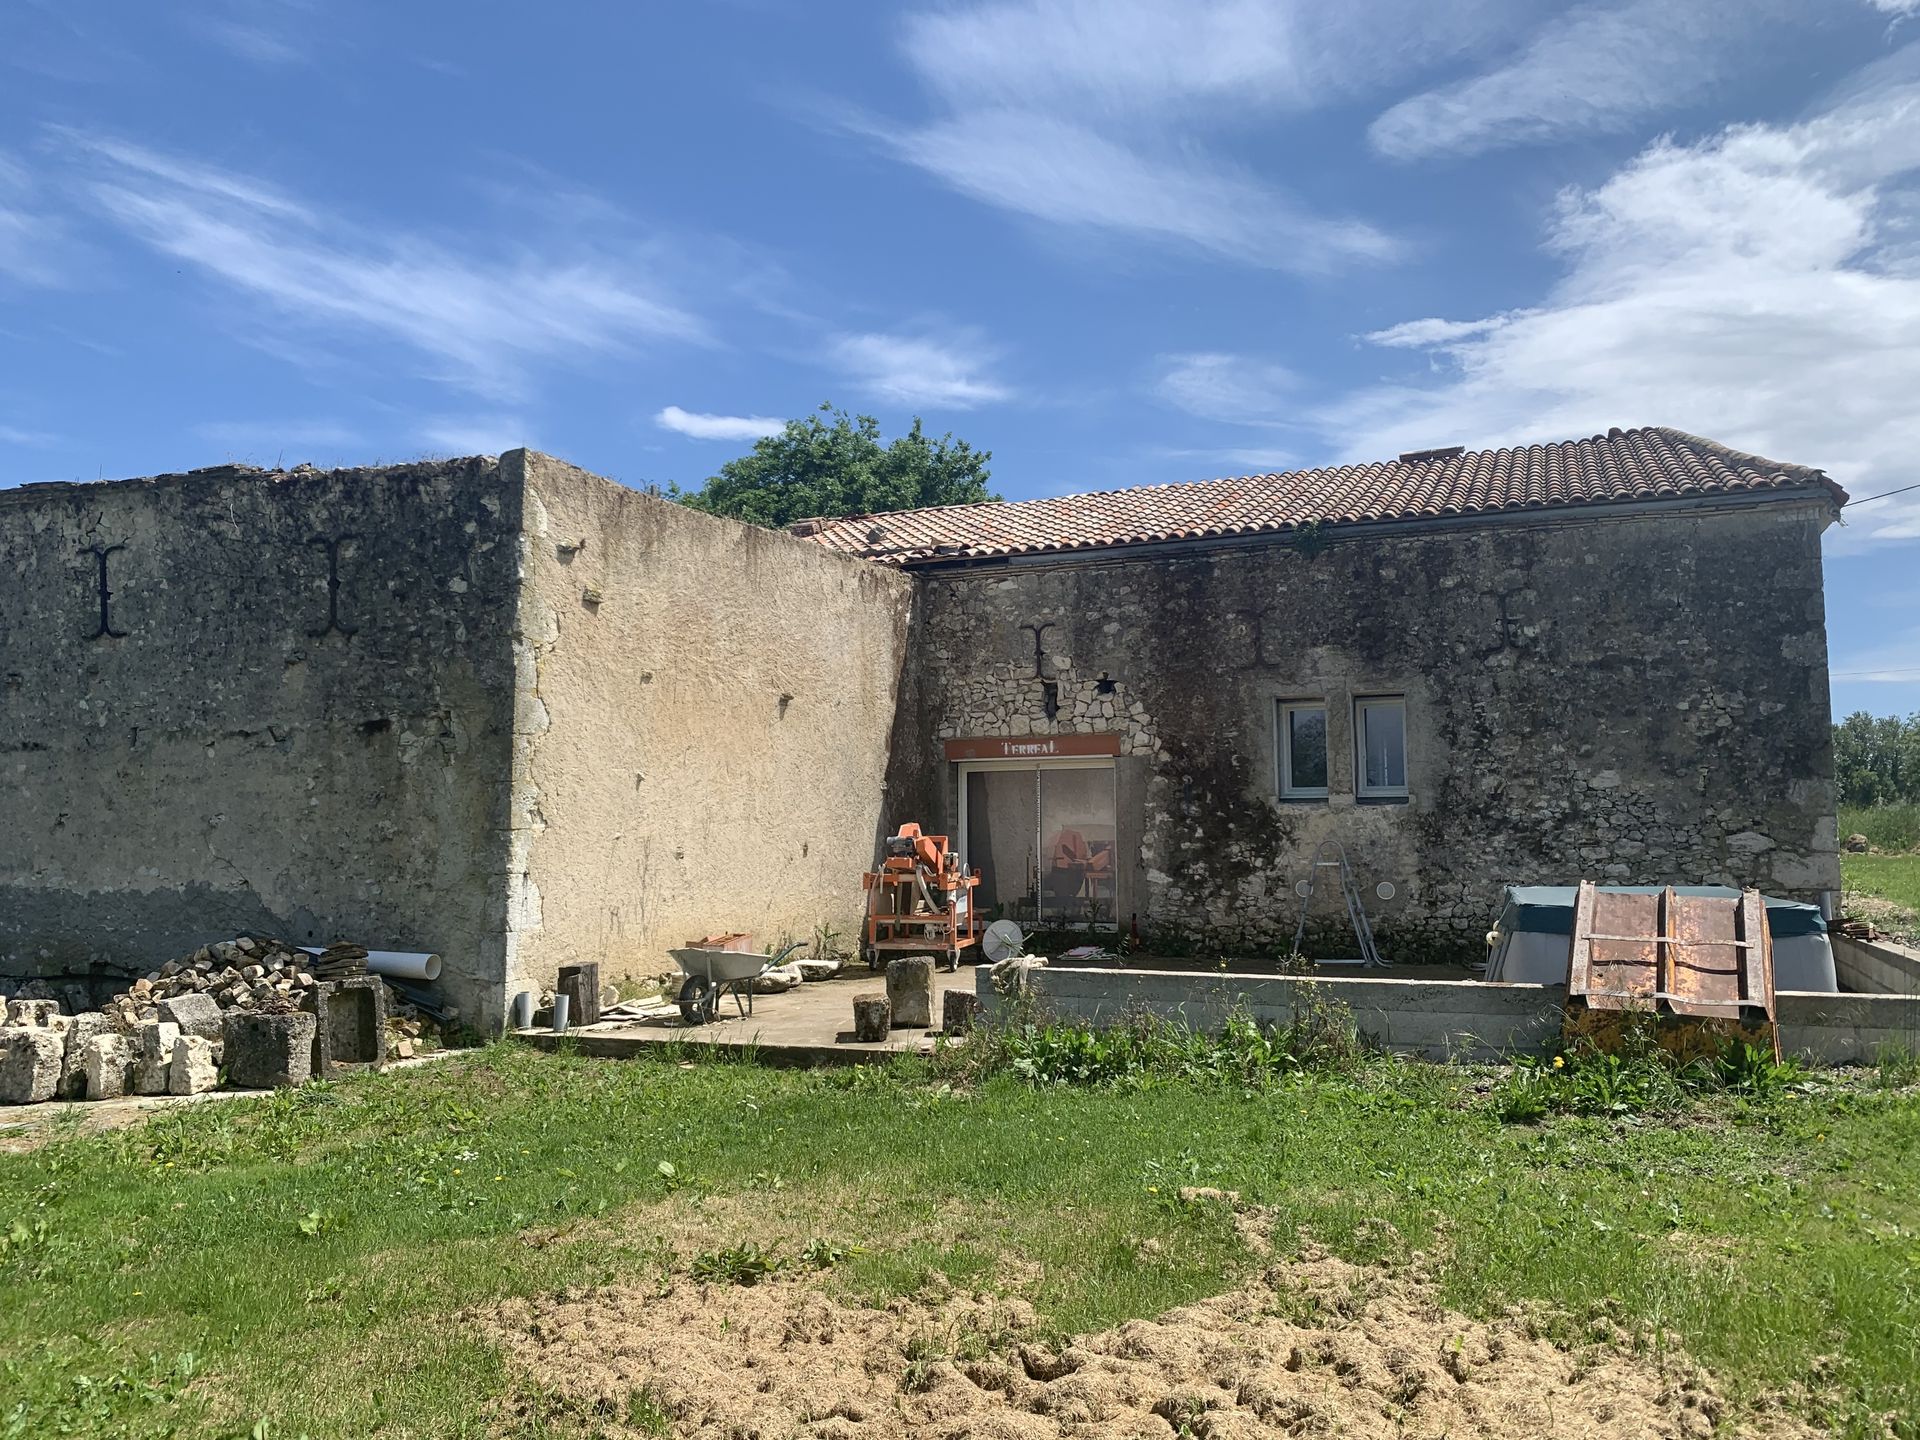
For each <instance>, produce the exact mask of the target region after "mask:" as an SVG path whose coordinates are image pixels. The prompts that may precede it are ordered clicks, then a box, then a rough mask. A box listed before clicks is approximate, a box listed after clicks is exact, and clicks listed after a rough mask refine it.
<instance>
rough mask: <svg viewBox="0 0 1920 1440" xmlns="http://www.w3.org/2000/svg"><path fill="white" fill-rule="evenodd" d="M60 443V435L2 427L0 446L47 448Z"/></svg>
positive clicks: (9, 426)
mask: <svg viewBox="0 0 1920 1440" xmlns="http://www.w3.org/2000/svg"><path fill="white" fill-rule="evenodd" d="M59 443H60V437H59V436H58V435H52V434H49V433H48V432H47V431H45V430H23V429H21V428H20V427H18V426H16V425H0V445H21V446H34V447H40V446H46V445H57V444H59Z"/></svg>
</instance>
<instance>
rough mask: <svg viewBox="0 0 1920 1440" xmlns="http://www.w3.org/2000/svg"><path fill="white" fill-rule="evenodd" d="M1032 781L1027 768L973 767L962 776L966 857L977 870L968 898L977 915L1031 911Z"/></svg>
mask: <svg viewBox="0 0 1920 1440" xmlns="http://www.w3.org/2000/svg"><path fill="white" fill-rule="evenodd" d="M1036 785H1037V777H1036V775H1035V773H1034V772H1033V771H1031V770H975V771H972V772H970V773H969V774H968V776H967V855H966V859H967V863H968V864H969V865H971V866H973V868H974V869H976V870H978V871H979V872H980V888H979V889H977V890H975V891H974V892H973V900H974V904H975V905H977V906H979V907H980V912H981V915H982V916H983V917H986V916H1005V917H1006V918H1007V919H1010V920H1026V921H1031V920H1032V919H1033V917H1034V886H1035V866H1036V862H1037V858H1038V857H1037V855H1036V853H1035V847H1036V846H1037V845H1038V844H1039V839H1038V826H1037V825H1036V823H1035V817H1034V804H1035V795H1036V793H1037V790H1036Z"/></svg>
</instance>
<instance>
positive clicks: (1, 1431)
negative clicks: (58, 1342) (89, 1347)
mask: <svg viewBox="0 0 1920 1440" xmlns="http://www.w3.org/2000/svg"><path fill="white" fill-rule="evenodd" d="M29 1358H30V1359H31V1363H28V1362H29ZM199 1371H200V1361H199V1357H197V1356H196V1355H194V1354H193V1353H192V1352H191V1351H183V1352H181V1353H180V1354H177V1355H170V1356H169V1355H149V1356H147V1357H145V1358H144V1359H142V1360H129V1361H124V1362H121V1363H118V1364H115V1363H113V1361H112V1360H110V1359H109V1358H108V1357H106V1356H104V1355H100V1354H98V1353H95V1354H93V1355H91V1356H89V1355H86V1354H83V1353H82V1352H81V1351H79V1350H77V1349H62V1348H59V1347H57V1346H55V1345H51V1344H48V1345H45V1346H43V1347H41V1349H40V1351H39V1353H38V1354H37V1355H34V1356H32V1357H29V1356H28V1355H26V1354H25V1353H21V1354H15V1355H9V1356H7V1357H6V1358H5V1359H4V1360H0V1394H4V1395H6V1396H7V1397H8V1404H7V1408H6V1409H5V1410H0V1436H4V1437H6V1440H16V1437H17V1440H26V1437H28V1436H41V1435H113V1436H117V1437H125V1440H148V1437H152V1440H162V1437H171V1436H173V1435H176V1434H183V1433H190V1429H191V1427H188V1426H185V1425H183V1423H182V1419H183V1417H182V1414H181V1409H182V1402H183V1400H184V1399H185V1398H186V1395H187V1390H188V1387H189V1386H190V1385H191V1384H192V1382H193V1379H194V1377H195V1376H196V1375H197V1374H198V1373H199Z"/></svg>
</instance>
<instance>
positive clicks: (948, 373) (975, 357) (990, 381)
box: [827, 331, 1013, 410]
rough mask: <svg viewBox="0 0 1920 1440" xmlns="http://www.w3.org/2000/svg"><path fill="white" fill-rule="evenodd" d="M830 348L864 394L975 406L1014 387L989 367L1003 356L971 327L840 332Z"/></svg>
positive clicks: (832, 358) (935, 405)
mask: <svg viewBox="0 0 1920 1440" xmlns="http://www.w3.org/2000/svg"><path fill="white" fill-rule="evenodd" d="M827 354H828V360H829V362H830V363H832V364H833V365H835V366H836V367H837V368H838V369H839V370H840V372H841V373H842V374H843V375H844V376H845V377H846V378H847V379H848V380H849V381H851V382H852V383H853V384H854V385H856V386H858V387H859V388H860V390H862V391H863V392H864V393H865V394H867V395H869V396H871V397H873V398H874V399H877V400H885V401H889V402H891V403H893V404H898V405H925V406H928V407H930V408H932V409H935V410H971V409H973V408H974V407H975V406H977V405H986V404H991V403H992V402H994V401H998V400H1006V399H1009V398H1010V397H1011V395H1012V393H1013V392H1012V391H1011V390H1009V389H1008V388H1007V387H1006V386H1005V385H1003V384H1002V383H1000V382H999V381H998V380H996V379H994V378H993V377H992V375H991V374H990V373H989V372H990V370H991V367H992V366H993V364H994V363H995V361H996V360H997V359H998V356H997V354H996V353H995V352H994V351H993V349H992V348H991V347H990V346H988V345H987V344H986V343H985V342H984V341H982V340H981V339H980V337H979V336H978V335H977V334H975V333H974V332H971V331H965V332H961V333H958V334H954V335H944V336H942V335H934V334H920V335H885V334H865V335H841V336H839V337H837V338H836V339H835V340H834V341H833V342H832V344H831V345H830V346H829V347H828V352H827Z"/></svg>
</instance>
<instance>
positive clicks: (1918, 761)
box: [1833, 710, 1920, 806]
mask: <svg viewBox="0 0 1920 1440" xmlns="http://www.w3.org/2000/svg"><path fill="white" fill-rule="evenodd" d="M1833 778H1834V784H1835V786H1836V788H1837V789H1838V791H1839V798H1840V803H1841V804H1842V805H1846V806H1853V805H1896V804H1902V803H1905V804H1920V714H1913V715H1909V716H1908V717H1907V718H1906V719H1905V720H1902V719H1899V718H1898V717H1897V716H1893V715H1869V714H1867V713H1866V711H1864V710H1856V711H1855V712H1854V713H1853V714H1851V715H1849V716H1847V718H1846V719H1845V720H1842V721H1841V722H1840V723H1839V724H1838V725H1836V726H1834V727H1833Z"/></svg>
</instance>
